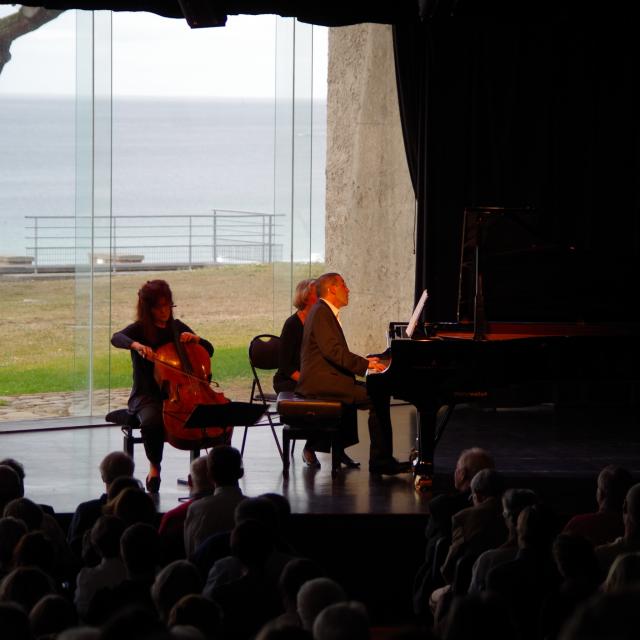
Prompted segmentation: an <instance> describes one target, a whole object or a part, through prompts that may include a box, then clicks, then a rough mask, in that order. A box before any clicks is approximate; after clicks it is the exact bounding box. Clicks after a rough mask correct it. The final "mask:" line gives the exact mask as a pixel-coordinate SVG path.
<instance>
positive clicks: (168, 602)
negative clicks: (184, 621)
mask: <svg viewBox="0 0 640 640" xmlns="http://www.w3.org/2000/svg"><path fill="white" fill-rule="evenodd" d="M201 592H202V578H201V577H200V574H199V573H198V570H197V569H196V568H195V566H194V565H193V564H191V563H190V562H188V561H187V560H174V561H173V562H170V563H169V564H168V565H167V566H166V567H164V568H163V569H161V570H160V571H159V572H158V574H157V575H156V578H155V580H154V581H153V585H152V586H151V598H152V600H153V603H154V605H155V607H156V610H157V612H158V615H159V616H160V619H161V620H162V621H163V622H165V623H166V622H167V620H168V619H169V614H170V612H171V609H172V607H173V605H175V604H176V602H178V601H179V600H180V598H182V597H184V596H188V595H199V594H200V593H201Z"/></svg>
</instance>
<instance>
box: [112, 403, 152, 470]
mask: <svg viewBox="0 0 640 640" xmlns="http://www.w3.org/2000/svg"><path fill="white" fill-rule="evenodd" d="M104 419H105V420H106V421H107V422H112V423H113V424H117V425H118V426H119V427H120V431H122V449H123V451H124V452H125V453H128V454H129V455H130V456H131V458H133V446H134V445H136V444H140V443H142V442H144V440H143V438H142V436H141V435H134V433H133V430H134V429H139V428H140V421H139V420H138V418H136V416H134V415H132V414H131V413H129V412H128V411H127V410H126V409H116V410H115V411H110V412H109V413H107V415H106V416H105V417H104Z"/></svg>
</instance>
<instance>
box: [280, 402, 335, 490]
mask: <svg viewBox="0 0 640 640" xmlns="http://www.w3.org/2000/svg"><path fill="white" fill-rule="evenodd" d="M277 411H278V414H279V415H280V421H281V422H282V424H283V427H282V475H283V476H284V477H285V478H286V477H287V476H288V475H289V465H290V462H291V441H292V440H294V441H295V440H307V439H308V438H311V437H313V436H315V435H318V431H322V433H323V435H326V436H327V437H328V438H329V440H330V442H331V475H332V476H333V475H335V474H336V473H337V471H338V470H339V469H340V453H341V451H342V448H341V447H340V446H335V445H336V444H338V442H339V439H340V421H341V420H342V403H341V402H338V401H336V400H322V399H319V398H305V397H304V396H300V395H297V394H295V393H293V392H292V391H281V392H280V393H279V394H278V400H277Z"/></svg>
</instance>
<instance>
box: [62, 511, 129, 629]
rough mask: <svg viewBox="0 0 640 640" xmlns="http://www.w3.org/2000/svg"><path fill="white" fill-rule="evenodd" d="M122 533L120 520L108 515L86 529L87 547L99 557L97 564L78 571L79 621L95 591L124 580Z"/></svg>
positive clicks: (75, 596) (77, 599)
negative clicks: (87, 533) (121, 548)
mask: <svg viewBox="0 0 640 640" xmlns="http://www.w3.org/2000/svg"><path fill="white" fill-rule="evenodd" d="M124 530H125V525H124V523H123V522H122V520H120V518H116V517H115V516H109V515H104V516H100V517H99V518H98V520H96V522H95V523H94V525H93V527H92V528H91V530H90V533H89V536H90V542H91V546H92V547H93V548H94V549H95V551H96V553H97V555H98V556H99V557H100V563H99V564H98V565H96V566H91V567H84V568H82V569H81V570H80V571H79V573H78V576H77V578H76V590H75V594H74V602H75V605H76V608H77V610H78V615H79V616H80V618H81V619H83V620H84V619H86V617H87V615H88V613H89V606H90V604H91V600H92V599H93V596H94V595H95V594H96V593H97V592H98V591H100V590H101V589H108V588H112V587H115V586H117V585H119V584H121V583H122V582H124V580H125V579H126V577H127V570H126V568H125V566H124V563H123V562H122V559H121V558H120V540H121V538H122V534H123V533H124Z"/></svg>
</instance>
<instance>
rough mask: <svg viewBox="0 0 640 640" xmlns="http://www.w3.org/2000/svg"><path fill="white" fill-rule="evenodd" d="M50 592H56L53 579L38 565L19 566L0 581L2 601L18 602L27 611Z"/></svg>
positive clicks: (0, 597) (0, 600) (0, 599)
mask: <svg viewBox="0 0 640 640" xmlns="http://www.w3.org/2000/svg"><path fill="white" fill-rule="evenodd" d="M50 593H55V585H54V583H53V580H52V579H51V577H50V576H49V575H47V574H46V573H45V572H44V571H43V570H42V569H38V568H37V567H18V568H17V569H14V570H13V571H11V572H10V573H9V574H7V575H6V576H5V577H4V578H3V579H2V582H0V602H16V603H17V604H19V605H20V606H21V607H22V608H23V609H24V610H25V611H26V612H27V613H29V612H30V611H31V608H32V607H33V606H34V605H35V604H36V602H38V600H40V598H43V597H44V596H46V595H49V594H50Z"/></svg>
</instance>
